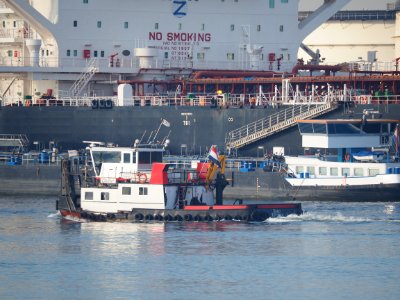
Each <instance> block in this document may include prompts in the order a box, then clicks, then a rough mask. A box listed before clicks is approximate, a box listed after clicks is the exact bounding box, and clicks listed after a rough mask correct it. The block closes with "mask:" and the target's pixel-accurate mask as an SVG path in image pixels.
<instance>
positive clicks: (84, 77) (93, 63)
mask: <svg viewBox="0 0 400 300" xmlns="http://www.w3.org/2000/svg"><path fill="white" fill-rule="evenodd" d="M97 65H98V60H97V59H96V58H92V59H91V60H89V62H88V64H87V67H86V71H85V72H83V73H81V74H80V76H79V78H78V79H77V80H76V81H75V83H74V84H73V85H72V86H71V89H70V96H71V98H74V97H77V96H78V95H79V94H80V93H81V92H82V91H83V89H84V88H85V87H86V85H87V84H88V82H89V81H90V80H91V79H92V77H93V75H94V74H95V73H97V71H98V66H97Z"/></svg>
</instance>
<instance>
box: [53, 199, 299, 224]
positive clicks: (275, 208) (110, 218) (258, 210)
mask: <svg viewBox="0 0 400 300" xmlns="http://www.w3.org/2000/svg"><path fill="white" fill-rule="evenodd" d="M236 207H237V208H236ZM236 207H235V206H232V205H227V206H226V208H224V207H221V206H219V207H218V208H217V206H214V207H212V206H211V207H207V210H205V209H204V207H199V208H198V209H197V208H195V207H191V208H190V209H139V208H138V209H133V210H132V211H130V212H119V213H107V214H99V213H92V212H88V211H70V210H68V209H60V212H61V215H62V216H63V217H65V218H68V217H72V218H76V219H78V220H85V221H92V222H212V221H243V222H263V221H265V220H267V219H268V218H274V217H286V216H288V215H292V214H295V215H301V214H302V213H303V211H302V209H301V204H299V203H284V204H263V205H237V206H236Z"/></svg>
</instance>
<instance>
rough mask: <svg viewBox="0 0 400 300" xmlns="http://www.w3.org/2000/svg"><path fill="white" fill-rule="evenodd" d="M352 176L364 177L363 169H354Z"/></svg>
mask: <svg viewBox="0 0 400 300" xmlns="http://www.w3.org/2000/svg"><path fill="white" fill-rule="evenodd" d="M354 176H364V169H363V168H354Z"/></svg>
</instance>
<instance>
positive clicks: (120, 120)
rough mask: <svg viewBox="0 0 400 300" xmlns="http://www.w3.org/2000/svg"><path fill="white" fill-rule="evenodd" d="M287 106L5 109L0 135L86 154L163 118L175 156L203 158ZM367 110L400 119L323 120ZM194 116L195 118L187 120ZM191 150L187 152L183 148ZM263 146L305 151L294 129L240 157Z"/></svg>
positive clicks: (122, 141)
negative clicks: (94, 145) (93, 144)
mask: <svg viewBox="0 0 400 300" xmlns="http://www.w3.org/2000/svg"><path fill="white" fill-rule="evenodd" d="M284 108H286V107H281V108H279V109H277V108H256V109H249V108H243V109H240V108H229V109H226V108H222V109H220V108H210V107H189V106H179V107H114V108H112V109H92V108H90V107H57V106H54V107H3V108H2V109H0V133H2V134H26V135H27V137H28V139H29V140H30V142H31V143H32V142H33V141H39V142H40V143H41V145H42V146H44V147H46V148H47V147H48V145H49V144H48V143H49V141H54V142H56V143H57V145H58V147H59V148H61V150H69V149H82V148H83V147H84V145H83V144H82V141H84V140H90V141H93V140H97V141H103V142H114V143H116V144H118V145H120V146H130V145H132V144H133V142H134V140H135V139H136V138H140V137H141V136H142V135H143V133H144V132H147V134H146V138H145V140H146V139H147V138H148V137H149V134H150V132H151V131H152V130H154V131H155V130H156V129H157V128H158V126H159V124H160V122H161V120H162V119H166V120H168V121H169V122H170V124H171V127H169V128H168V127H165V126H162V127H161V130H160V132H159V134H158V136H157V137H156V141H157V140H159V141H162V139H163V138H164V137H165V136H167V135H168V133H169V131H171V134H170V136H169V139H170V140H171V145H174V146H171V147H170V148H169V151H170V152H171V153H172V154H181V153H183V154H186V153H187V154H204V153H205V152H206V151H207V150H208V148H209V147H210V145H212V144H217V145H218V146H219V148H220V149H222V150H223V149H224V147H225V134H226V133H227V132H229V131H231V130H233V129H236V128H238V127H241V126H243V125H246V124H248V123H250V122H253V121H256V120H259V119H262V118H265V117H267V116H269V115H272V114H274V113H276V112H278V111H279V110H281V109H284ZM364 109H374V110H379V111H380V112H381V113H382V117H385V118H399V117H400V105H395V104H392V105H358V106H355V107H353V108H351V111H352V114H351V115H349V114H348V113H347V110H345V109H344V107H340V108H338V109H337V110H336V111H334V112H332V113H329V114H327V115H324V116H321V117H320V118H347V117H350V116H351V117H354V118H361V117H362V112H363V110H364ZM185 113H191V115H189V116H187V115H182V114H185ZM183 144H184V145H187V148H186V147H185V148H183V147H181V146H182V145H183ZM259 146H264V149H265V151H271V150H272V147H273V146H283V147H285V153H286V154H287V155H297V154H299V153H302V152H303V149H302V147H301V138H300V134H299V133H298V129H297V127H296V126H295V127H292V128H290V129H287V130H285V131H283V132H280V133H278V134H276V135H274V136H271V137H268V138H266V139H264V140H262V141H259V142H256V143H254V144H251V145H249V146H247V147H244V148H242V149H239V151H238V155H239V156H254V157H255V156H257V155H258V153H257V149H258V147H259Z"/></svg>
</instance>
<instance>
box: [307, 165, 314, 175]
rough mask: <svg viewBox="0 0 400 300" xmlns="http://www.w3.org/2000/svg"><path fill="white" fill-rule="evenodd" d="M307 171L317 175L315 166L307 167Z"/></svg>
mask: <svg viewBox="0 0 400 300" xmlns="http://www.w3.org/2000/svg"><path fill="white" fill-rule="evenodd" d="M307 172H308V173H310V175H315V168H314V167H307Z"/></svg>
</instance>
